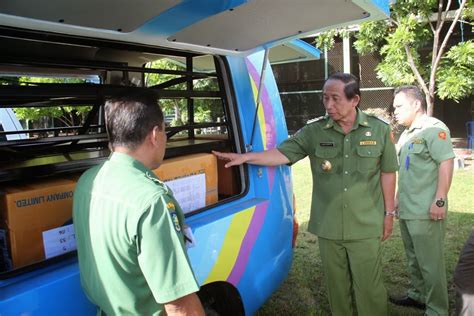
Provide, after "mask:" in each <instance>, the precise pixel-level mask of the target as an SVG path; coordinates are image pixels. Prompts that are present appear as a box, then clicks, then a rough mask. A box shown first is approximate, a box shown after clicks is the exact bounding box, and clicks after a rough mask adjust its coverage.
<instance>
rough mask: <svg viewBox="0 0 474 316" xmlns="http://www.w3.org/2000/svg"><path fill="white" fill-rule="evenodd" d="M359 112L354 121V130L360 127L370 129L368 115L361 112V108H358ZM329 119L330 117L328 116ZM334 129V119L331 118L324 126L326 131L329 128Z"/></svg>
mask: <svg viewBox="0 0 474 316" xmlns="http://www.w3.org/2000/svg"><path fill="white" fill-rule="evenodd" d="M356 111H357V116H356V119H355V121H354V125H353V126H352V129H353V130H354V129H356V128H357V127H358V126H359V125H361V126H365V127H368V126H370V124H369V120H368V119H367V114H365V113H364V112H362V111H361V110H359V108H356ZM328 117H329V116H328ZM332 127H334V121H333V119H332V118H330V117H329V119H328V121H327V122H326V125H324V129H327V128H332Z"/></svg>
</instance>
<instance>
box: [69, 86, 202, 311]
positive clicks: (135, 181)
mask: <svg viewBox="0 0 474 316" xmlns="http://www.w3.org/2000/svg"><path fill="white" fill-rule="evenodd" d="M105 117H106V125H107V131H108V133H109V143H110V147H111V149H112V151H113V152H112V154H111V156H110V157H109V159H108V160H107V161H106V162H105V163H103V164H101V165H99V166H96V167H94V168H92V169H90V170H88V171H87V172H85V173H84V174H83V175H82V176H81V178H80V179H79V182H78V183H77V187H76V191H75V194H74V207H73V219H74V227H75V231H76V238H77V250H78V258H79V268H80V275H81V284H82V287H83V289H84V291H85V293H86V295H87V296H88V298H89V299H90V300H91V301H92V302H93V303H94V304H95V305H97V308H98V314H108V315H162V314H165V312H166V314H167V315H204V312H203V309H202V306H201V303H200V301H199V299H198V297H197V295H196V294H195V292H197V291H198V290H199V286H198V284H197V281H196V279H195V277H194V274H193V271H192V269H191V266H190V263H189V260H188V257H187V253H186V248H185V245H184V236H183V229H184V227H183V225H184V217H183V213H182V211H181V209H180V207H179V205H178V203H176V201H175V199H174V198H173V195H172V194H171V192H170V191H169V190H168V189H167V187H166V186H165V185H164V184H163V182H161V181H160V180H159V179H157V178H156V177H155V175H154V174H153V172H152V171H151V169H155V168H157V167H158V166H159V165H160V164H161V162H162V160H163V157H164V153H165V146H166V134H165V127H164V122H163V113H162V112H161V110H160V108H159V106H158V104H157V98H156V96H155V94H154V93H152V92H151V91H149V92H138V93H137V92H133V91H129V94H127V95H123V96H120V97H117V98H114V99H111V100H109V101H107V102H106V104H105Z"/></svg>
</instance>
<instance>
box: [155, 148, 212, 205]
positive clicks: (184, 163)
mask: <svg viewBox="0 0 474 316" xmlns="http://www.w3.org/2000/svg"><path fill="white" fill-rule="evenodd" d="M153 172H154V173H155V174H156V175H157V176H158V178H160V180H162V181H164V182H165V183H166V184H167V185H168V186H169V187H171V189H172V191H173V194H174V195H175V197H176V200H177V201H178V203H179V204H180V206H181V208H182V209H183V211H184V213H188V212H191V211H194V210H195V209H198V208H200V207H204V206H206V205H210V204H214V203H217V201H218V192H217V184H218V181H217V159H216V157H215V156H214V155H213V154H194V155H188V156H183V157H177V158H171V159H166V160H165V161H163V163H162V165H161V166H160V167H159V168H158V169H155V170H153ZM201 193H203V194H205V197H204V196H202V194H201Z"/></svg>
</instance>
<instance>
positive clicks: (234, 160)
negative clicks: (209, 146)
mask: <svg viewBox="0 0 474 316" xmlns="http://www.w3.org/2000/svg"><path fill="white" fill-rule="evenodd" d="M212 153H213V154H214V155H215V156H216V157H217V159H221V160H227V161H229V162H228V163H226V164H225V167H226V168H229V167H232V166H239V165H241V164H243V163H245V162H246V160H245V157H244V155H243V154H236V153H221V152H219V151H214V150H213V151H212Z"/></svg>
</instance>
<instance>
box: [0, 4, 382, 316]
mask: <svg viewBox="0 0 474 316" xmlns="http://www.w3.org/2000/svg"><path fill="white" fill-rule="evenodd" d="M388 13H389V8H388V1H382V0H372V1H367V0H353V1H347V0H321V1H303V0H296V1H291V2H287V1H268V0H253V1H244V0H232V1H221V0H201V1H197V0H183V1H176V0H168V1H144V0H137V1H116V0H115V1H112V0H102V1H72V2H71V1H55V0H46V1H41V2H31V1H27V0H3V1H1V2H0V108H11V109H13V111H14V113H15V115H16V116H17V117H18V119H19V120H20V122H21V123H22V124H23V127H22V128H21V129H20V128H17V129H16V130H3V131H0V151H1V155H0V186H1V189H0V190H1V191H2V192H1V193H0V315H2V316H3V315H88V314H89V315H93V314H95V313H96V308H95V306H93V305H92V304H91V303H90V302H89V301H88V299H87V298H86V296H85V295H84V293H83V291H82V289H81V285H80V281H79V270H78V265H77V258H76V253H75V242H74V229H73V223H72V222H71V221H70V220H69V219H70V217H71V216H70V214H71V209H70V206H71V199H72V194H70V193H69V192H72V191H73V188H74V185H75V181H76V180H77V177H78V175H79V174H80V173H81V172H82V171H84V170H86V169H87V168H90V167H91V166H93V165H95V164H98V163H100V162H102V161H104V160H105V159H106V158H107V156H108V155H109V153H110V152H109V148H108V143H107V135H106V132H105V127H104V118H103V107H102V104H103V101H104V98H106V97H108V96H109V95H111V94H114V93H116V92H118V91H120V90H121V89H124V88H128V87H135V88H137V89H154V90H155V91H157V93H158V95H159V103H160V105H161V106H162V107H163V108H164V109H165V110H166V113H170V114H169V115H170V116H169V117H168V119H167V121H168V122H169V124H167V135H168V139H169V141H168V144H167V151H166V156H165V164H164V165H165V166H164V167H165V169H162V170H160V169H158V170H157V171H156V172H157V174H159V175H160V177H162V178H164V180H166V181H168V182H169V185H170V186H173V188H179V189H178V190H177V191H179V192H182V195H181V196H180V198H182V201H180V202H181V203H183V204H186V202H189V203H188V204H186V208H185V212H186V220H187V224H188V225H189V226H190V227H191V229H192V231H193V234H194V236H195V239H196V242H195V244H194V245H193V247H192V248H189V256H190V260H191V264H192V266H193V269H194V271H195V274H196V277H197V279H198V281H199V283H200V285H201V290H200V292H199V297H200V299H201V300H202V302H203V304H204V305H205V306H206V307H207V308H208V309H210V310H213V311H215V312H216V313H217V314H222V315H252V314H254V313H255V312H256V311H257V310H258V309H259V308H260V307H261V306H262V304H264V302H265V301H266V300H267V299H268V298H269V297H270V295H271V294H272V293H273V292H274V291H275V290H276V289H277V288H278V286H279V285H280V284H281V283H282V282H283V281H284V279H285V278H286V276H287V274H288V271H289V269H290V266H291V262H292V254H293V246H294V241H295V238H296V232H297V227H298V226H297V225H296V224H295V222H294V213H295V208H294V197H293V192H292V182H291V173H290V168H289V167H288V166H280V167H260V166H252V165H246V166H241V167H235V168H231V169H225V168H224V167H223V165H222V163H221V162H219V161H216V160H215V158H214V157H213V156H212V155H211V154H210V152H211V150H218V151H236V152H246V151H251V150H256V151H261V150H265V149H270V148H274V147H275V146H276V145H277V144H279V143H280V142H282V141H283V140H285V139H286V138H287V137H288V132H287V128H286V123H285V117H284V112H283V109H282V105H281V101H280V97H279V92H278V89H277V86H276V83H275V79H274V77H273V74H272V72H271V65H270V63H271V62H277V63H282V62H288V61H301V60H310V59H314V58H317V56H318V52H317V51H316V50H315V49H314V48H313V47H312V46H311V45H308V44H306V43H304V42H301V41H298V40H297V38H298V37H302V36H305V35H310V34H314V33H315V32H318V31H323V30H326V29H330V28H334V27H336V26H341V25H347V24H355V23H359V22H364V21H368V20H373V19H381V18H385V17H386V15H388ZM15 134H19V135H22V136H21V137H16V138H14V137H5V136H6V135H15ZM2 136H3V138H2ZM166 165H168V166H172V167H169V168H168V169H166ZM160 168H161V167H160ZM193 168H194V169H193ZM172 172H175V173H176V172H177V173H176V174H173V175H172V176H171V173H172ZM180 179H181V180H182V179H185V181H179V180H180ZM190 183H193V184H195V186H194V187H191V186H190V185H189V184H190Z"/></svg>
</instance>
